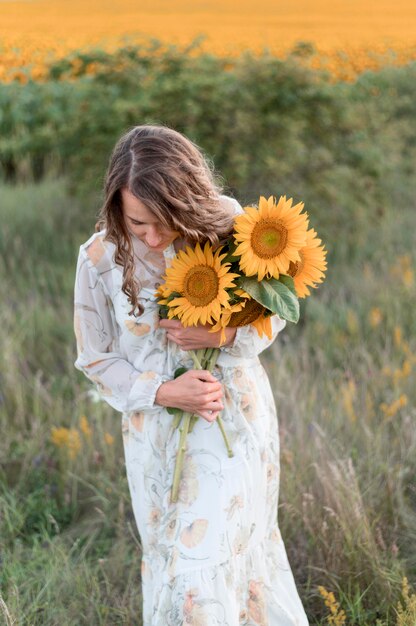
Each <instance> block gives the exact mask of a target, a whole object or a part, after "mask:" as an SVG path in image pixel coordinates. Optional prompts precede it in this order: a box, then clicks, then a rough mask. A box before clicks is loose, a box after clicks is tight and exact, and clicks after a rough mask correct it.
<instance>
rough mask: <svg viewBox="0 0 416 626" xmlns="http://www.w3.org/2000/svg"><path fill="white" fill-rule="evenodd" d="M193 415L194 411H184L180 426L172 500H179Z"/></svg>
mask: <svg viewBox="0 0 416 626" xmlns="http://www.w3.org/2000/svg"><path fill="white" fill-rule="evenodd" d="M191 417H192V413H184V423H183V425H182V427H181V428H180V432H181V436H180V438H179V450H178V453H177V455H176V463H175V470H174V474H173V486H172V492H171V497H170V501H171V502H177V501H178V492H179V481H180V477H181V472H182V466H183V460H184V456H185V451H186V436H187V434H188V430H189V422H190V419H191Z"/></svg>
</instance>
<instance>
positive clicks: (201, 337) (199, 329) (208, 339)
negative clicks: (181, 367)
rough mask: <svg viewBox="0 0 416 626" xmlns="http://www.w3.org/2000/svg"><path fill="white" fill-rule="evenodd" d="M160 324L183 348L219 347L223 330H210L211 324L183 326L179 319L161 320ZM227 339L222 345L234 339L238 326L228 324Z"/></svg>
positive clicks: (170, 337) (226, 329) (226, 344)
mask: <svg viewBox="0 0 416 626" xmlns="http://www.w3.org/2000/svg"><path fill="white" fill-rule="evenodd" d="M159 326H160V327H161V328H165V329H166V336H167V338H168V339H170V340H171V341H174V342H175V343H177V344H178V346H179V347H180V348H182V350H198V349H199V348H219V346H220V339H221V331H220V330H219V331H217V332H216V333H210V332H208V330H209V328H210V325H209V324H205V326H202V324H198V326H187V327H185V326H182V324H181V322H180V321H179V320H166V319H165V320H160V322H159ZM224 331H225V336H226V341H225V343H223V344H222V346H228V345H229V344H230V343H232V342H233V341H234V337H235V334H236V332H237V328H236V327H232V326H228V327H226V328H225V329H224Z"/></svg>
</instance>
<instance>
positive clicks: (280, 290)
mask: <svg viewBox="0 0 416 626" xmlns="http://www.w3.org/2000/svg"><path fill="white" fill-rule="evenodd" d="M288 278H289V279H290V277H288ZM285 282H286V281H285ZM287 282H288V284H290V280H289V281H287ZM238 283H239V286H240V287H241V288H242V289H244V291H247V293H248V294H250V296H251V297H252V298H254V300H256V301H257V302H259V303H260V304H262V305H263V306H264V307H265V308H266V309H269V310H270V311H272V312H273V313H276V314H277V315H278V316H279V317H281V318H282V319H285V320H287V321H288V322H294V323H295V324H296V322H298V321H299V300H298V298H297V296H296V294H295V293H293V291H291V289H290V287H289V286H286V285H285V284H283V282H282V281H280V280H276V279H275V278H270V279H268V280H261V281H258V280H257V278H255V277H248V276H244V277H242V278H240V279H239V280H238Z"/></svg>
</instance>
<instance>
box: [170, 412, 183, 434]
mask: <svg viewBox="0 0 416 626" xmlns="http://www.w3.org/2000/svg"><path fill="white" fill-rule="evenodd" d="M182 416H183V411H181V410H178V411H177V412H176V413H175V417H174V418H173V420H172V430H173V429H174V428H178V426H179V424H180V423H181V419H182Z"/></svg>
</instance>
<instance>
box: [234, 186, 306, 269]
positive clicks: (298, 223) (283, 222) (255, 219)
mask: <svg viewBox="0 0 416 626" xmlns="http://www.w3.org/2000/svg"><path fill="white" fill-rule="evenodd" d="M303 206H304V205H303V202H299V203H298V204H296V205H294V206H292V198H289V200H286V196H281V197H280V198H279V201H278V203H277V204H276V202H275V200H274V198H273V196H270V197H269V199H268V200H266V198H265V197H264V196H260V200H259V208H258V209H257V208H256V207H253V206H247V207H244V211H245V213H243V214H241V215H238V216H237V217H236V218H235V222H234V230H235V233H234V239H235V241H236V242H237V244H238V245H237V247H236V249H235V252H234V254H235V255H236V256H241V258H240V269H241V270H242V271H243V272H244V273H245V274H246V276H254V275H255V274H257V276H258V280H263V278H264V277H265V276H266V277H267V278H271V277H273V278H279V274H285V273H286V272H287V270H288V267H289V263H290V262H291V261H292V262H293V263H294V262H296V261H300V256H299V250H300V249H301V248H302V247H303V246H304V245H305V242H306V231H307V228H308V214H307V213H301V211H302V209H303Z"/></svg>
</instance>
